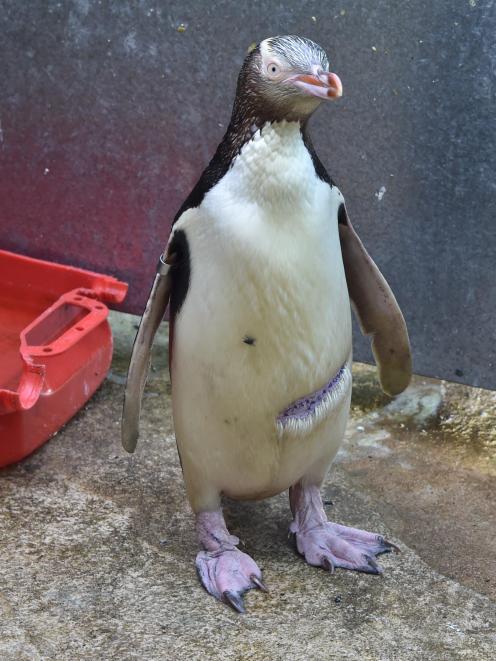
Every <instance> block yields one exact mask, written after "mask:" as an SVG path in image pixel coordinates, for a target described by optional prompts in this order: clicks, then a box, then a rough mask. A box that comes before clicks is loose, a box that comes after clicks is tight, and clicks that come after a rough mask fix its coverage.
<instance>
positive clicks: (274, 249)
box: [173, 157, 351, 436]
mask: <svg viewBox="0 0 496 661" xmlns="http://www.w3.org/2000/svg"><path fill="white" fill-rule="evenodd" d="M308 158H309V157H308ZM305 164H306V163H305ZM310 166H311V163H310ZM285 172H286V185H285V186H278V182H277V180H275V178H274V177H273V176H272V179H271V174H270V172H269V173H268V174H267V178H266V179H265V180H264V179H263V178H262V180H261V179H260V178H258V179H257V182H258V184H259V185H258V188H255V189H254V188H253V187H252V188H250V191H254V190H255V191H256V192H257V193H258V194H254V195H252V194H250V195H247V194H241V193H240V189H241V190H243V189H246V188H247V187H248V186H249V183H248V182H247V181H246V179H248V180H249V176H247V174H246V172H241V173H236V172H232V171H231V172H230V173H229V175H231V179H232V181H229V175H228V176H227V177H226V179H227V181H225V182H221V184H220V185H218V186H217V187H216V188H214V189H213V190H212V191H211V192H210V193H209V194H208V195H207V196H206V198H205V200H204V202H203V204H202V205H201V207H200V208H199V209H198V210H192V211H191V212H187V213H186V214H185V216H184V220H181V221H180V223H178V226H180V227H182V228H184V230H185V232H186V234H187V237H188V244H189V250H190V263H191V269H190V273H191V274H190V283H189V290H188V294H187V297H186V300H185V302H184V305H183V308H182V309H181V312H180V314H179V315H178V317H177V319H176V328H175V336H174V361H173V389H174V387H175V385H174V381H175V380H176V372H177V380H181V382H182V381H184V379H186V378H187V379H188V382H189V384H190V385H189V387H190V393H191V388H192V387H193V388H198V390H197V391H196V394H195V395H194V397H196V400H197V401H201V402H206V403H205V408H206V409H208V412H207V411H206V412H205V415H206V416H207V417H208V418H210V417H212V416H216V417H217V418H218V419H220V420H226V419H227V420H229V421H231V420H232V421H236V425H237V433H238V434H240V433H241V432H242V430H244V432H245V433H246V435H247V436H250V435H252V434H253V430H252V428H253V427H254V426H255V427H258V428H259V429H260V428H262V427H263V428H264V430H265V431H267V430H269V429H273V428H274V424H275V421H276V419H277V416H278V414H279V413H280V412H281V411H284V410H285V409H286V408H287V407H288V406H289V405H290V404H291V403H292V402H294V401H295V400H297V399H298V398H300V397H303V396H305V395H307V394H310V393H313V392H315V391H317V390H318V389H319V388H322V387H323V386H324V385H325V384H327V383H328V382H329V380H330V379H331V378H332V377H333V376H334V375H335V374H336V373H337V372H338V371H339V370H340V368H342V366H343V365H344V364H345V363H346V361H347V359H348V358H349V355H350V351H351V320H350V305H349V298H348V292H347V287H346V280H345V275H344V268H343V263H342V258H341V250H340V244H339V235H338V225H337V212H338V208H339V205H340V204H341V203H342V196H341V193H340V192H339V191H338V190H337V188H335V187H333V188H331V187H330V186H329V185H327V184H326V183H324V182H322V181H321V180H320V179H318V178H317V177H316V175H315V172H314V170H313V167H310V168H308V172H307V171H305V170H304V171H303V173H302V171H301V168H300V169H298V170H297V172H294V173H292V172H291V169H290V168H287V169H286V171H285ZM235 174H240V177H239V178H235V177H234V175H235ZM243 180H244V181H243ZM288 181H289V184H288ZM279 183H280V182H279ZM222 184H223V185H222ZM271 186H272V190H267V189H268V188H269V189H270V187H271ZM198 216H200V217H198ZM186 375H188V376H186ZM193 383H194V384H195V385H194V386H192V384H193ZM207 402H208V403H207Z"/></svg>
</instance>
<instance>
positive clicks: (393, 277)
mask: <svg viewBox="0 0 496 661" xmlns="http://www.w3.org/2000/svg"><path fill="white" fill-rule="evenodd" d="M181 24H184V28H185V29H183V28H182V27H181V28H180V29H178V27H179V26H180V25H181ZM281 33H298V34H302V35H304V36H308V37H310V38H312V39H314V40H315V41H317V42H318V43H320V44H321V45H322V46H324V47H325V48H326V49H327V51H328V53H329V55H330V59H331V64H332V68H333V69H334V70H335V71H336V72H337V73H338V74H339V75H340V76H341V78H342V80H343V85H344V97H343V99H342V100H341V101H339V102H338V103H335V104H329V105H328V106H327V107H325V108H322V109H321V110H320V111H319V112H318V114H317V115H316V116H315V118H314V120H313V136H314V143H315V146H316V148H317V151H318V152H319V154H320V156H321V158H322V160H323V161H324V163H325V164H326V166H327V167H328V169H329V171H330V173H331V174H332V176H333V178H334V179H335V180H336V181H337V183H338V185H339V186H340V188H341V190H342V191H343V193H344V194H345V196H346V199H347V205H348V210H349V212H350V215H351V218H352V220H353V222H354V224H355V226H356V227H357V229H358V230H359V232H360V235H361V237H362V239H363V240H364V242H365V243H366V245H367V246H368V248H369V250H370V252H371V253H372V254H373V256H374V257H375V259H376V261H377V262H378V264H379V265H380V267H381V269H382V270H383V272H384V274H385V275H386V277H387V278H388V280H389V282H390V283H391V285H392V287H393V289H394V291H395V293H396V294H397V297H398V300H399V301H400V304H401V306H402V308H403V310H404V312H405V316H406V318H407V322H408V325H409V328H410V334H411V338H412V344H413V349H414V361H415V369H416V371H417V372H420V373H424V374H430V375H436V376H443V377H445V378H447V379H453V380H460V381H465V382H470V383H474V384H477V385H485V386H492V387H496V376H495V373H496V370H495V359H494V358H495V349H494V347H495V345H496V338H495V320H496V294H495V280H496V278H495V264H496V248H495V235H496V232H495V229H494V224H495V222H496V218H495V210H496V204H495V188H496V174H495V173H496V145H495V129H496V108H495V80H494V76H495V68H496V46H495V38H494V35H495V34H496V10H495V3H494V2H492V0H466V1H462V0H460V1H458V2H456V3H455V2H453V3H448V2H427V1H425V2H423V1H422V0H413V1H412V2H404V3H394V2H391V1H386V0H378V1H370V2H368V1H367V2H366V1H365V0H351V1H343V2H323V1H322V0H320V2H313V1H310V2H280V3H273V2H268V1H266V0H259V1H256V2H227V1H225V0H212V1H211V2H201V1H200V0H196V1H193V2H187V1H186V2H178V1H173V2H165V1H164V2H157V1H152V0H150V1H146V0H144V1H141V2H134V1H133V2H131V1H130V0H120V1H119V2H103V1H102V2H97V1H93V0H72V1H71V0H61V1H60V2H56V1H55V0H43V1H41V0H31V1H30V2H15V1H14V0H12V1H11V2H0V74H1V89H0V104H1V105H0V159H1V161H0V163H1V172H0V247H2V248H6V249H9V250H15V251H19V252H23V253H26V254H30V255H33V256H36V257H43V258H48V259H51V260H56V261H60V262H66V263H71V264H76V265H80V266H84V267H88V268H92V269H96V270H101V271H105V272H108V273H112V274H114V275H117V276H119V277H121V278H123V279H125V280H127V281H129V282H130V284H131V288H130V294H129V297H128V299H127V302H126V309H128V310H130V311H133V312H140V311H141V310H142V307H143V305H144V302H145V300H146V296H147V293H148V288H149V285H150V281H151V278H152V275H153V272H154V268H155V263H156V259H157V256H158V255H159V253H160V251H161V249H162V247H163V245H164V244H165V242H166V240H167V236H168V231H169V225H170V221H171V219H172V217H173V215H174V213H175V211H176V210H177V208H178V206H179V205H180V203H181V201H182V200H183V199H184V197H185V195H186V194H187V193H188V191H189V189H190V187H191V185H192V184H193V183H194V181H195V179H196V178H197V177H198V175H199V174H200V172H201V170H202V168H203V167H204V166H205V164H206V163H207V161H208V160H209V157H210V156H211V155H212V152H213V150H214V148H215V146H216V144H217V142H218V141H219V139H220V138H221V137H222V134H223V131H224V129H225V127H226V124H227V122H228V120H229V114H230V106H231V103H232V98H233V92H234V85H235V80H236V75H237V72H238V70H239V67H240V65H241V62H242V60H243V57H244V54H245V52H246V50H247V48H248V46H249V45H250V44H251V43H252V42H254V41H259V40H260V39H262V38H264V37H266V36H269V35H272V34H281ZM355 349H356V351H355V356H356V357H358V358H361V359H368V358H369V357H370V353H369V350H368V345H367V342H366V341H363V340H362V339H361V338H359V337H358V334H356V346H355Z"/></svg>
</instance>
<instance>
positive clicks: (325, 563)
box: [322, 556, 336, 574]
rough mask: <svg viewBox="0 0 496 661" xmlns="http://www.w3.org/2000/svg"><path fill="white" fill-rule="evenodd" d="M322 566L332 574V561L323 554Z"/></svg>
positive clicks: (333, 568)
mask: <svg viewBox="0 0 496 661" xmlns="http://www.w3.org/2000/svg"><path fill="white" fill-rule="evenodd" d="M322 566H323V567H324V569H327V571H328V572H330V573H331V574H334V570H335V569H336V568H335V566H334V563H333V561H332V560H331V559H330V558H328V557H327V556H324V557H323V558H322Z"/></svg>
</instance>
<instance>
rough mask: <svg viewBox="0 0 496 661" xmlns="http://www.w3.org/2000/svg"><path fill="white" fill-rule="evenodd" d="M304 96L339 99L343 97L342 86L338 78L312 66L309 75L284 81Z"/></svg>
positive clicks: (299, 75) (297, 76)
mask: <svg viewBox="0 0 496 661" xmlns="http://www.w3.org/2000/svg"><path fill="white" fill-rule="evenodd" d="M286 82H288V83H291V84H292V85H295V86H296V87H297V88H298V89H300V90H301V91H302V92H304V93H305V94H310V95H311V96H317V97H319V98H320V99H339V97H340V96H343V85H342V84H341V80H340V79H339V76H337V75H336V74H335V73H330V72H329V71H324V70H323V69H322V67H320V66H317V65H315V66H313V67H312V72H311V73H304V74H298V75H296V76H291V77H290V78H287V79H286Z"/></svg>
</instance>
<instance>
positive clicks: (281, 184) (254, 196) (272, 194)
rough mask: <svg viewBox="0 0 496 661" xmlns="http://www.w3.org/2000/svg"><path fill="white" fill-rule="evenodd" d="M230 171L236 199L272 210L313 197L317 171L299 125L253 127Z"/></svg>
mask: <svg viewBox="0 0 496 661" xmlns="http://www.w3.org/2000/svg"><path fill="white" fill-rule="evenodd" d="M237 137H238V139H239V134H238V136H237ZM229 172H230V175H231V176H230V177H229V182H230V186H232V188H231V191H232V192H233V193H234V195H235V196H236V197H237V198H243V199H245V200H247V201H249V202H256V203H257V204H259V205H260V204H262V205H264V206H270V207H271V206H273V205H274V204H275V205H276V206H277V207H278V208H279V209H281V208H286V207H288V206H289V207H291V206H294V205H295V204H297V203H301V202H302V201H303V200H304V199H306V197H307V195H311V194H312V191H313V186H312V182H313V181H314V180H315V170H314V167H313V164H312V159H311V155H310V153H309V151H308V149H307V147H306V145H305V142H304V139H303V134H302V126H301V124H300V122H297V121H296V122H288V121H286V120H282V121H274V122H270V121H268V122H265V123H264V124H263V125H262V126H261V127H258V126H257V125H253V126H252V128H251V130H250V133H249V137H248V139H245V140H244V141H243V142H241V146H240V147H239V148H238V151H237V153H236V155H235V156H234V158H233V160H232V163H231V165H230V167H229Z"/></svg>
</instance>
